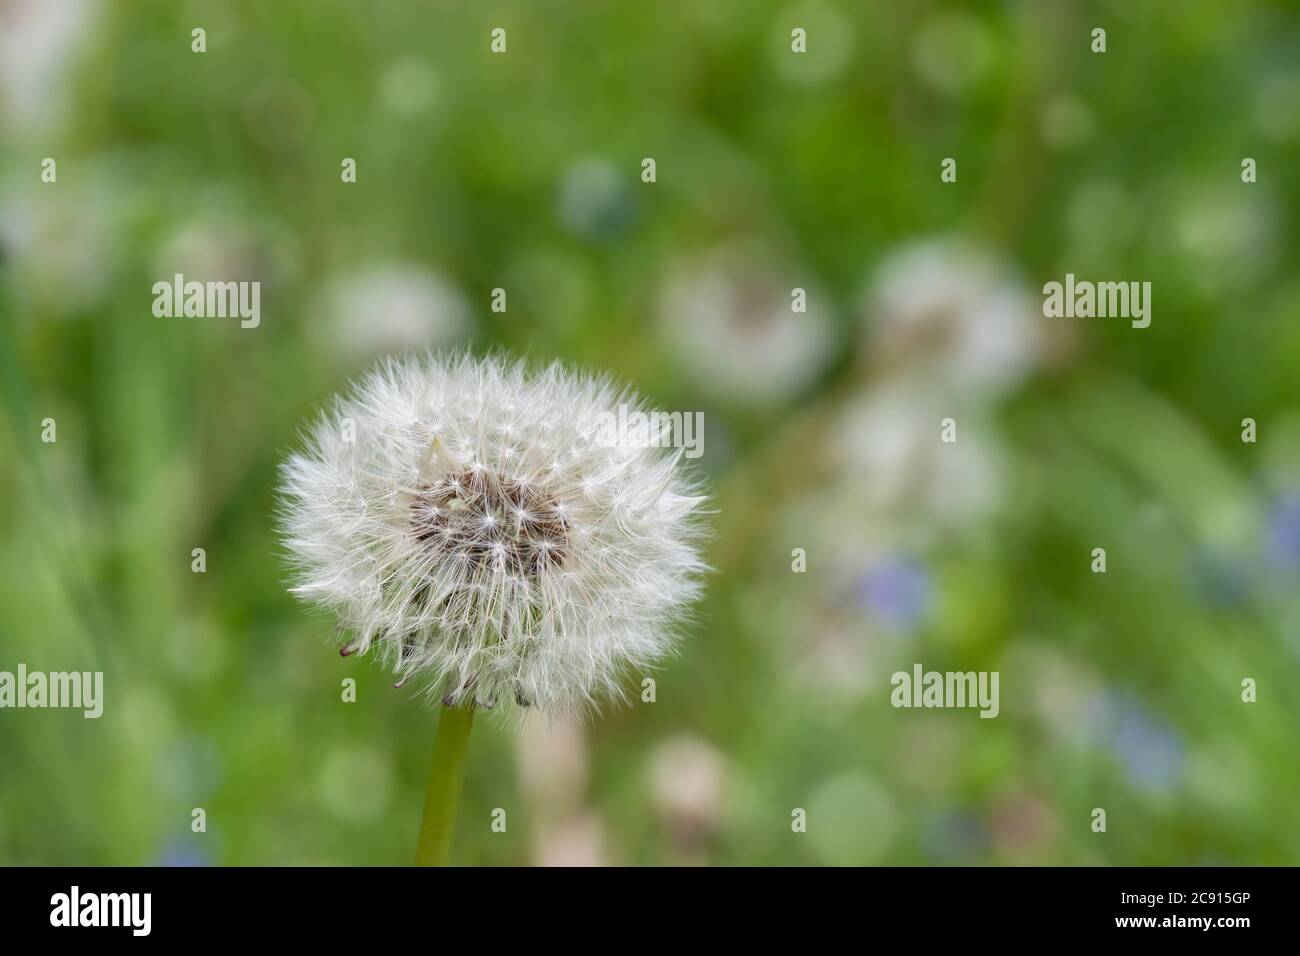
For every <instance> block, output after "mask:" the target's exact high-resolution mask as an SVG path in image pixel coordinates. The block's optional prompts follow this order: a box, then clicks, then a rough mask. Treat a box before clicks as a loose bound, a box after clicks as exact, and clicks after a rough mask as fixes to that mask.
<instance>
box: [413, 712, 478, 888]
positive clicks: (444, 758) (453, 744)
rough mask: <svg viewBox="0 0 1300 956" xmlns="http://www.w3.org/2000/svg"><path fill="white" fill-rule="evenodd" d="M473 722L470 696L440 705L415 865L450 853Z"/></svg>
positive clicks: (437, 861) (439, 861) (435, 862)
mask: <svg viewBox="0 0 1300 956" xmlns="http://www.w3.org/2000/svg"><path fill="white" fill-rule="evenodd" d="M473 723H474V703H473V701H472V700H471V701H470V702H469V705H468V706H465V707H445V708H443V711H442V717H440V718H439V719H438V735H437V737H436V738H435V739H434V741H433V769H432V770H430V771H429V789H428V791H427V792H426V793H425V796H424V820H423V822H421V824H420V845H419V847H418V848H417V849H416V851H415V865H416V866H446V865H447V861H448V858H449V857H450V855H451V838H452V833H453V827H454V826H455V823H456V804H457V803H459V802H460V789H461V783H462V782H463V781H464V779H465V751H466V750H467V749H468V747H469V730H470V726H471V725H472V724H473Z"/></svg>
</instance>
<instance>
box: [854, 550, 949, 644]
mask: <svg viewBox="0 0 1300 956" xmlns="http://www.w3.org/2000/svg"><path fill="white" fill-rule="evenodd" d="M932 589H933V588H932V581H931V579H930V574H929V572H928V571H926V569H925V568H924V567H922V566H921V565H920V564H918V563H917V562H915V561H912V560H910V559H907V558H888V559H885V560H883V561H881V562H879V563H877V564H875V565H873V566H872V567H870V568H868V569H867V570H866V571H864V572H862V574H861V575H859V577H858V580H857V583H856V585H855V588H854V593H855V597H856V598H857V601H858V603H859V605H860V606H861V607H863V608H865V609H866V610H868V611H870V612H871V613H872V614H873V615H874V616H875V617H877V618H879V619H880V621H881V622H882V623H884V624H885V625H886V626H888V627H891V628H895V629H897V630H900V631H908V630H911V629H912V628H914V627H915V626H916V625H917V623H918V622H919V621H920V620H921V618H922V617H923V616H924V615H925V612H926V610H927V608H928V607H929V603H930V592H931V590H932Z"/></svg>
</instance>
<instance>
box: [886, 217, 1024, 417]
mask: <svg viewBox="0 0 1300 956" xmlns="http://www.w3.org/2000/svg"><path fill="white" fill-rule="evenodd" d="M1040 318H1041V306H1040V305H1039V304H1038V303H1037V302H1035V300H1034V299H1033V298H1032V297H1031V296H1030V295H1029V293H1028V291H1027V290H1026V288H1025V286H1024V285H1023V283H1022V282H1021V281H1020V280H1019V278H1018V277H1017V276H1016V274H1015V273H1014V271H1013V270H1012V269H1011V267H1010V265H1009V264H1007V263H1005V262H1003V261H1002V260H1000V259H998V258H996V257H995V256H994V255H992V254H991V253H988V252H985V251H983V250H981V249H978V248H976V247H973V246H970V245H967V244H964V243H962V242H960V241H958V240H955V239H935V240H924V241H919V242H915V243H912V244H910V245H906V246H903V247H902V248H901V249H899V250H898V251H896V252H895V253H893V254H892V255H890V256H889V257H888V258H886V259H885V260H884V261H883V262H882V263H881V264H880V265H879V267H878V268H877V270H876V273H875V275H874V277H873V279H872V282H871V285H870V288H869V290H868V293H867V302H866V319H867V322H868V331H867V346H868V349H869V350H870V353H869V357H870V358H871V360H872V361H873V363H874V364H875V365H876V367H878V368H879V369H881V370H882V372H883V373H885V374H897V373H900V372H902V373H905V374H915V375H920V376H923V377H926V378H928V379H930V381H932V382H934V383H942V385H943V386H944V387H946V388H949V389H951V390H954V391H963V390H967V389H969V390H971V391H973V392H976V393H982V394H987V395H990V396H995V395H997V394H1000V393H1003V392H1005V391H1008V390H1010V389H1013V388H1015V387H1016V385H1018V384H1019V383H1020V381H1021V380H1022V379H1023V378H1024V377H1025V375H1026V374H1027V373H1028V371H1029V369H1030V368H1031V367H1032V366H1033V365H1034V363H1035V362H1036V361H1037V360H1038V358H1039V357H1040V350H1041V346H1042V343H1041V339H1040V331H1039V329H1040V325H1039V322H1040ZM947 414H955V411H950V412H948V413H947Z"/></svg>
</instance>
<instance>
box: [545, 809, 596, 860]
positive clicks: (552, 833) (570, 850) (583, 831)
mask: <svg viewBox="0 0 1300 956" xmlns="http://www.w3.org/2000/svg"><path fill="white" fill-rule="evenodd" d="M533 843H534V850H533V857H534V859H535V861H536V863H537V865H538V866H559V867H568V866H607V865H608V864H609V860H608V859H607V857H606V850H605V826H604V823H603V822H602V820H601V818H600V817H599V816H598V815H597V814H595V813H583V814H579V815H577V816H573V817H569V818H567V819H564V820H561V821H560V822H558V823H548V824H546V825H545V826H543V827H541V828H539V831H538V833H537V836H536V837H535V838H534V841H533Z"/></svg>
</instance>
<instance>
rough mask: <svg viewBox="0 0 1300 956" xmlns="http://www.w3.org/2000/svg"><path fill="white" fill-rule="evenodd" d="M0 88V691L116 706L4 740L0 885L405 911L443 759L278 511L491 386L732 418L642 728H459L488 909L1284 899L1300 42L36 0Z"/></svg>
mask: <svg viewBox="0 0 1300 956" xmlns="http://www.w3.org/2000/svg"><path fill="white" fill-rule="evenodd" d="M195 27H202V28H204V29H205V30H206V42H207V52H206V53H202V54H197V53H194V52H192V51H191V30H192V29H193V28H195ZM494 27H502V28H504V29H505V30H506V31H507V52H506V53H505V54H493V53H492V52H491V51H490V49H489V43H490V36H489V33H490V31H491V30H492V29H493V28H494ZM796 27H799V28H802V29H804V30H806V31H807V49H808V52H807V53H805V54H796V53H793V52H792V51H791V31H792V30H793V29H794V28H796ZM1094 27H1103V28H1105V29H1106V30H1107V50H1106V52H1105V53H1093V52H1092V51H1091V49H1090V47H1091V44H1092V38H1091V31H1092V29H1093V28H1094ZM0 95H2V102H0V108H2V109H3V113H2V114H0V122H2V124H3V125H0V349H2V351H3V355H2V356H0V385H2V388H3V401H4V409H5V414H4V416H3V419H0V669H3V670H9V671H13V670H15V669H16V666H17V664H18V662H20V661H21V662H25V663H26V665H27V666H28V668H29V669H31V670H73V669H75V670H92V669H94V670H103V671H104V672H105V675H106V676H105V683H106V691H105V695H106V700H105V711H104V716H103V717H102V718H101V719H99V720H97V721H95V720H85V719H83V718H82V717H81V715H80V713H79V712H75V711H59V710H45V711H32V710H26V711H13V710H6V711H2V712H0V862H3V863H38V864H46V863H50V864H54V863H62V864H156V863H166V864H189V863H197V864H288V863H293V864H298V863H307V864H397V863H406V862H409V860H410V859H411V858H412V854H413V850H414V842H415V836H416V831H417V828H418V824H419V814H420V806H421V801H422V796H423V788H424V783H425V779H426V774H427V770H428V759H429V753H430V747H431V743H432V739H433V729H434V725H435V721H436V713H435V712H432V711H428V710H424V709H422V708H421V707H420V706H419V705H418V703H417V701H416V700H414V699H413V697H412V694H411V693H410V692H409V691H402V690H397V691H395V690H393V689H392V688H391V687H390V683H391V678H390V677H388V675H386V674H384V673H381V672H380V671H378V670H376V669H374V668H373V667H372V666H371V665H370V663H369V662H367V661H355V660H352V661H342V660H340V658H339V657H338V655H337V653H336V652H335V651H334V649H333V648H332V645H331V644H330V632H331V628H332V622H331V621H330V620H328V619H327V618H325V617H323V616H322V615H320V614H317V613H312V612H310V611H307V610H305V609H303V608H302V607H300V606H299V605H297V604H296V603H295V601H294V600H293V599H292V598H291V597H290V596H289V595H288V594H287V593H286V591H285V586H284V581H285V578H286V575H287V571H286V568H285V566H284V564H283V561H282V557H281V555H280V553H279V545H278V542H277V540H276V537H275V534H274V528H273V519H272V511H273V507H274V498H275V488H276V484H277V474H276V469H277V466H278V464H279V462H280V461H281V460H282V459H283V457H284V455H285V454H286V453H287V451H288V450H290V449H292V448H294V447H295V446H296V444H297V442H298V440H299V434H298V429H299V427H300V426H301V425H302V424H303V423H304V422H305V421H307V420H308V419H309V418H310V417H311V416H313V415H314V414H315V412H316V410H317V409H318V408H319V407H320V405H321V403H322V402H324V401H325V400H326V399H327V398H328V396H329V395H330V394H331V393H333V392H335V391H337V390H338V389H340V388H342V387H343V386H344V384H345V383H346V382H347V381H348V380H349V379H350V378H351V377H353V376H355V375H357V374H359V373H360V372H361V371H363V370H364V369H365V368H366V367H367V366H368V365H369V364H370V363H372V362H373V361H374V360H375V359H376V358H378V357H379V356H381V355H384V354H388V353H393V352H401V351H404V350H406V349H412V348H426V347H435V348H436V347H442V346H450V345H455V344H460V343H469V344H470V345H471V346H473V347H475V348H486V347H490V346H500V347H504V348H506V349H509V350H511V351H513V352H516V353H520V354H525V355H528V356H531V357H533V358H535V359H537V360H539V361H540V360H548V359H551V358H554V357H559V358H563V359H565V360H569V361H572V362H576V363H581V364H583V365H586V366H590V367H593V368H598V369H605V370H608V371H609V372H611V373H613V374H614V375H615V376H617V377H619V378H620V379H623V380H626V381H627V382H629V383H631V384H633V385H635V386H636V387H637V388H639V389H641V390H642V391H643V392H644V393H645V394H646V395H647V396H648V397H649V398H650V399H651V400H652V401H654V402H655V403H656V404H658V405H660V406H661V407H664V408H668V409H673V410H684V411H703V412H704V415H705V422H706V434H705V444H704V457H703V458H702V459H701V461H700V464H701V465H702V467H703V468H704V470H705V471H706V472H707V475H708V478H709V482H710V486H711V489H712V491H713V493H714V495H715V498H716V506H717V508H718V514H717V515H716V517H715V519H714V528H715V540H714V544H713V546H712V548H711V552H710V556H709V557H710V560H711V562H712V564H713V565H714V567H715V568H716V571H715V573H714V574H713V575H712V576H711V579H710V581H709V586H708V595H707V598H706V601H705V603H704V604H703V606H702V607H701V609H700V620H699V623H698V624H697V625H696V626H695V627H693V628H692V629H691V633H690V634H689V636H688V639H687V640H686V641H685V642H684V644H683V648H682V651H681V653H680V655H679V657H678V658H677V659H675V660H673V661H672V662H671V663H670V664H669V665H668V666H667V667H665V668H664V669H663V671H662V672H660V673H659V674H658V675H657V677H658V693H657V701H656V702H655V703H653V704H637V705H635V706H633V707H631V708H629V709H625V710H621V711H614V712H611V713H607V714H605V715H604V716H603V717H601V718H599V719H597V720H595V721H594V722H592V723H590V724H587V725H579V724H572V723H559V724H555V725H552V726H547V725H546V724H544V723H540V722H538V723H530V724H528V725H527V726H526V727H525V728H523V730H522V731H521V732H518V733H517V732H515V731H513V730H510V729H507V728H504V727H501V726H498V725H496V724H494V723H492V722H491V721H486V720H481V721H479V722H478V726H477V728H476V730H475V734H474V739H473V741H472V745H471V759H470V770H469V779H468V781H467V789H466V794H465V797H464V800H463V803H462V809H461V813H462V815H461V821H460V832H459V836H458V839H457V843H456V846H455V848H454V855H455V858H456V859H457V860H458V861H460V862H463V863H483V864H525V863H557V862H558V863H565V862H568V863H611V864H667V863H710V864H782V863H807V864H855V863H886V864H899V863H902V864H919V863H931V864H963V863H980V864H986V863H987V864H1020V863H1047V864H1057V863H1063V864H1217V863H1224V864H1263V863H1269V864H1279V863H1290V864H1294V863H1297V862H1300V821H1298V820H1297V817H1296V813H1295V808H1296V802H1297V789H1298V785H1300V741H1298V740H1297V736H1298V734H1300V694H1297V686H1298V684H1297V679H1298V678H1300V598H1298V597H1297V587H1296V585H1297V583H1298V581H1300V403H1298V402H1297V385H1298V383H1300V278H1298V277H1297V274H1296V271H1295V268H1294V266H1295V263H1296V261H1297V243H1296V231H1295V219H1296V215H1297V212H1298V211H1300V210H1298V207H1297V200H1298V199H1300V163H1298V162H1297V153H1296V146H1297V142H1298V141H1300V13H1298V12H1297V10H1296V8H1295V6H1294V5H1293V4H1290V3H1280V2H1279V3H1269V2H1242V3H1222V2H1218V0H1180V2H1174V0H1163V2H1150V3H1140V4H1136V3H1130V2H1119V0H1115V2H1075V3H1071V2H1050V3H1049V2H1043V3H1038V2H1027V0H1025V2H996V3H993V2H990V3H942V2H924V0H922V2H906V3H904V2H902V0H898V2H882V3H872V4H859V3H848V2H832V0H810V2H794V3H785V2H780V3H771V2H764V0H749V2H739V0H717V2H709V3H692V2H657V3H643V4H630V3H629V4H588V3H576V2H572V3H560V2H542V3H537V2H531V3H525V2H517V3H483V4H474V5H465V4H456V3H450V2H446V3H437V2H391V3H380V4H357V3H344V2H340V0H310V2H307V0H294V2H289V0H286V2H277V3H274V4H267V3H260V2H252V0H248V2H232V3H229V4H212V3H199V2H174V0H166V2H164V0H157V2H112V3H110V2H93V0H57V2H56V0H0ZM46 157H51V158H54V159H55V160H56V161H57V175H58V179H57V182H56V183H43V182H42V181H41V178H40V171H41V162H42V160H43V159H44V158H46ZM345 157H351V158H354V159H355V160H356V162H357V181H356V182H355V183H353V184H345V183H342V182H341V181H340V164H341V162H342V160H343V159H344V158H345ZM646 157H652V158H654V159H655V161H656V167H657V168H656V173H657V176H656V181H655V182H653V183H646V182H643V181H642V178H641V168H642V160H643V159H644V158H646ZM945 157H953V158H955V159H956V160H957V163H958V178H957V181H956V182H955V183H943V182H941V181H940V176H939V173H940V163H941V161H942V160H943V159H944V158H945ZM1245 157H1250V158H1253V159H1254V160H1255V161H1256V162H1257V164H1258V182H1256V183H1253V184H1247V183H1243V182H1242V180H1241V162H1242V160H1243V158H1245ZM175 272H183V273H185V275H186V277H187V278H190V279H198V280H200V281H203V280H207V279H214V280H226V279H245V280H258V281H260V282H261V283H262V300H261V325H260V327H258V328H256V329H241V328H240V327H239V324H238V322H237V321H236V320H227V319H185V318H173V319H168V318H156V317H154V316H153V314H152V311H151V306H152V292H151V287H152V285H153V283H154V282H156V281H159V280H163V281H166V280H168V279H170V277H171V276H172V275H173V274H174V273H175ZM1066 272H1073V273H1075V274H1076V275H1077V276H1078V277H1079V278H1080V279H1091V280H1125V281H1127V280H1134V281H1150V282H1151V283H1152V284H1153V292H1152V313H1151V314H1152V324H1151V326H1150V328H1148V329H1144V330H1140V329H1133V328H1131V327H1130V326H1129V323H1128V322H1127V321H1125V320H1123V319H1097V318H1094V319H1045V318H1043V316H1042V314H1041V301H1042V298H1041V292H1040V290H1041V287H1042V285H1043V283H1045V282H1048V281H1051V280H1061V279H1063V277H1064V275H1065V273H1066ZM498 287H500V288H504V289H505V290H506V291H507V296H508V299H507V302H508V308H507V311H506V312H504V313H494V312H492V311H491V310H490V308H489V302H490V298H491V292H492V290H493V289H494V288H498ZM795 288H802V289H804V290H806V293H807V299H808V308H807V311H806V312H802V313H800V312H794V311H792V309H791V290H792V289H795ZM949 416H951V417H953V418H955V419H956V421H957V423H958V425H957V427H958V442H957V443H956V444H955V445H944V444H941V443H940V442H939V423H940V421H941V420H942V419H943V418H945V417H949ZM47 417H48V418H53V419H55V421H56V422H57V442H56V443H53V444H46V443H42V441H41V429H42V424H41V423H42V420H43V419H45V418H47ZM1247 417H1249V418H1253V419H1255V420H1256V422H1257V426H1258V441H1257V442H1255V443H1244V442H1243V441H1242V440H1241V432H1242V419H1244V418H1247ZM196 547H202V548H204V549H205V550H206V553H207V570H206V573H203V574H196V573H193V572H192V571H191V550H192V549H193V548H196ZM1098 547H1102V548H1105V549H1106V552H1107V571H1106V573H1104V574H1094V573H1092V571H1091V565H1092V551H1093V549H1094V548H1098ZM796 548H802V549H804V551H805V553H806V560H807V570H806V571H805V572H803V573H796V572H794V571H792V561H793V558H792V552H793V551H794V549H796ZM916 662H920V663H922V664H923V665H924V666H925V667H926V668H927V669H935V670H967V669H972V670H997V671H999V672H1000V674H1001V714H1000V716H999V717H998V718H997V719H996V720H981V719H979V718H978V717H977V715H976V713H975V712H974V711H922V710H896V709H894V708H893V707H891V706H890V703H889V691H890V684H889V677H890V674H891V673H893V672H894V671H895V670H899V669H903V670H909V671H910V669H911V667H912V665H913V664H914V663H916ZM349 676H350V677H355V678H356V680H357V682H358V700H357V702H356V703H343V702H341V700H340V681H341V680H342V679H343V678H344V677H349ZM1246 677H1251V678H1253V679H1255V680H1256V681H1257V682H1258V688H1259V689H1258V695H1259V699H1258V701H1257V702H1256V703H1243V702H1242V700H1241V681H1242V679H1243V678H1246ZM196 807H202V808H204V810H205V811H206V814H207V832H206V833H201V834H196V833H193V832H192V831H191V811H192V810H193V809H194V808H196ZM1096 807H1101V808H1104V809H1105V810H1106V811H1107V832H1106V833H1104V834H1098V833H1094V832H1092V829H1091V822H1092V810H1093V808H1096ZM495 808H502V809H504V810H506V813H507V820H508V825H507V829H506V832H505V833H493V832H492V831H491V829H490V827H489V824H490V820H491V813H492V811H493V810H494V809H495ZM795 808H803V809H805V810H806V812H807V817H808V830H807V832H806V833H802V834H799V833H793V832H792V830H791V813H792V810H794V809H795Z"/></svg>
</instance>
